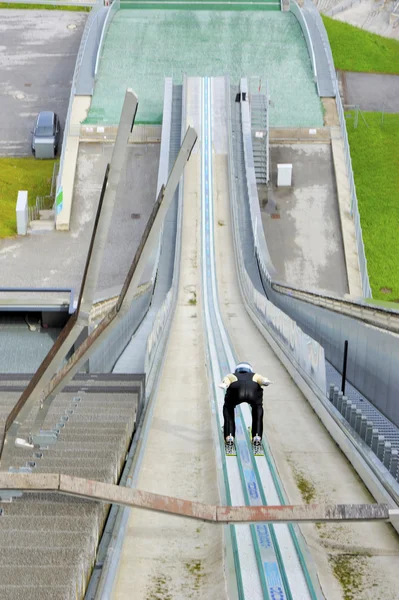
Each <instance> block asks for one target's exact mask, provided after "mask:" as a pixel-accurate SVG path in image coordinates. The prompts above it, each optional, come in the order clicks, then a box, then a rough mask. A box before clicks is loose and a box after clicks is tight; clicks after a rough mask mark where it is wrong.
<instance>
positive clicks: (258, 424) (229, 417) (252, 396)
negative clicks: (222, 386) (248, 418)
mask: <svg viewBox="0 0 399 600" xmlns="http://www.w3.org/2000/svg"><path fill="white" fill-rule="evenodd" d="M227 378H229V379H236V380H235V381H232V382H231V383H230V384H229V386H228V388H227V390H226V395H225V397H224V406H223V417H224V427H223V430H224V438H225V439H226V437H227V436H228V435H230V434H231V435H232V436H233V437H235V433H236V425H235V420H234V409H235V407H236V406H237V405H238V404H241V403H242V402H248V404H249V405H250V407H251V408H252V435H253V436H255V435H259V436H260V437H262V434H263V389H262V386H261V385H260V384H259V383H257V381H255V379H256V378H260V379H264V378H262V377H261V376H259V375H256V374H255V373H237V372H236V373H234V375H233V376H230V375H227ZM225 379H226V378H225ZM224 381H225V380H224Z"/></svg>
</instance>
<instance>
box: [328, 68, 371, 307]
mask: <svg viewBox="0 0 399 600" xmlns="http://www.w3.org/2000/svg"><path fill="white" fill-rule="evenodd" d="M335 90H336V96H335V100H336V104H337V109H338V116H339V123H340V127H341V135H342V140H343V143H344V152H345V163H346V172H347V176H348V181H349V189H350V195H351V206H350V211H351V216H352V217H353V221H354V224H355V233H356V244H357V253H358V258H359V268H360V276H361V279H362V290H363V296H364V297H365V298H372V297H373V294H372V292H371V287H370V281H369V276H368V272H367V258H366V252H365V249H364V243H363V233H362V226H361V224H360V213H359V206H358V202H357V195H356V186H355V179H354V176H353V169H352V159H351V154H350V146H349V140H348V133H347V131H346V120H345V113H344V108H343V106H342V101H341V96H340V94H339V89H338V81H337V79H335Z"/></svg>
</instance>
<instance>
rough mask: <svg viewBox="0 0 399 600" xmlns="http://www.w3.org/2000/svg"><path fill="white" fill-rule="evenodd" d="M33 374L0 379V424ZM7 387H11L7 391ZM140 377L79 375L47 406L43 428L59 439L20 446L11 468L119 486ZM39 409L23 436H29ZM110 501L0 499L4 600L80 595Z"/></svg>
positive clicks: (59, 599)
mask: <svg viewBox="0 0 399 600" xmlns="http://www.w3.org/2000/svg"><path fill="white" fill-rule="evenodd" d="M28 380H29V376H26V375H14V376H10V375H2V376H0V390H1V392H0V422H1V423H4V421H5V418H6V415H7V414H8V412H9V410H10V408H11V407H12V406H13V404H14V403H15V402H16V400H17V399H18V398H19V396H20V391H19V390H18V391H16V390H17V389H18V388H20V389H21V390H23V389H24V387H25V386H26V384H27V382H28ZM7 388H9V389H12V390H13V391H12V392H7V391H6V390H7ZM143 391H144V390H143V377H142V376H134V375H131V376H126V375H121V376H114V375H108V374H107V375H96V376H94V377H93V376H91V375H80V376H78V377H77V378H76V379H74V380H73V381H72V382H71V384H70V385H69V386H68V387H66V388H65V390H64V391H63V392H62V393H60V394H59V395H58V396H57V397H56V398H55V400H54V401H53V403H52V405H51V406H50V408H49V410H48V413H47V415H46V418H45V420H44V423H43V427H42V429H43V430H52V431H56V432H57V440H56V442H55V443H54V444H48V445H43V446H41V447H35V448H34V449H30V448H15V450H14V453H13V461H12V463H13V468H15V469H21V468H22V469H24V470H29V471H31V472H41V473H57V472H61V473H65V474H68V475H74V476H78V477H85V478H89V479H94V480H99V481H105V482H108V483H116V482H117V481H118V479H119V476H120V473H121V469H122V467H123V464H124V461H125V458H126V453H127V450H128V448H129V445H130V441H131V438H132V434H133V431H134V427H135V422H136V412H137V406H138V400H139V397H140V395H141V394H142V393H143ZM36 413H37V409H32V411H31V414H30V415H29V418H28V422H27V423H25V424H24V426H23V427H21V429H20V431H19V436H21V437H27V436H28V434H29V432H30V431H31V429H32V423H33V421H34V419H35V416H36ZM108 510H109V505H105V504H102V503H99V502H89V501H85V500H80V499H75V498H68V497H66V496H64V497H63V496H61V495H58V494H51V493H49V494H44V495H40V494H34V493H32V494H25V495H24V496H22V497H18V498H14V499H13V500H12V502H11V503H8V502H0V598H1V599H2V600H19V599H22V598H24V599H26V598H29V599H30V600H47V599H48V600H50V599H51V600H55V599H57V600H72V599H73V600H76V598H82V597H83V596H84V593H85V589H86V586H87V583H88V579H89V577H90V574H91V570H92V568H93V564H94V559H95V554H96V548H97V545H98V542H99V540H100V537H101V533H102V529H103V527H104V523H105V519H106V516H107V514H108Z"/></svg>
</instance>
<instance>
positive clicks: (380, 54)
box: [323, 16, 399, 74]
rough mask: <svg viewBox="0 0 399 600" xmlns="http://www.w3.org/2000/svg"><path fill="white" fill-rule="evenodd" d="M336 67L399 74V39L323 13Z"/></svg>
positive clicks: (346, 69) (347, 69)
mask: <svg viewBox="0 0 399 600" xmlns="http://www.w3.org/2000/svg"><path fill="white" fill-rule="evenodd" d="M323 22H324V26H325V28H326V30H327V33H328V39H329V40H330V45H331V50H332V54H333V57H334V65H335V68H336V69H341V70H343V71H358V72H365V73H391V74H399V41H397V40H392V39H390V38H385V37H382V36H380V35H377V34H375V33H369V32H368V31H364V30H363V29H360V28H359V27H354V26H353V25H348V24H347V23H341V22H340V21H335V20H334V19H331V18H330V17H325V16H323Z"/></svg>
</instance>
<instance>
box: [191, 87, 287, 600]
mask: <svg viewBox="0 0 399 600" xmlns="http://www.w3.org/2000/svg"><path fill="white" fill-rule="evenodd" d="M210 102H211V98H210V80H209V78H204V80H203V127H202V131H203V153H202V157H203V158H202V169H203V179H202V181H203V188H204V194H203V196H202V198H203V202H204V203H205V206H204V217H205V223H204V228H205V235H204V243H205V248H204V256H205V274H206V279H207V281H206V285H204V289H205V290H206V296H207V297H206V298H204V302H207V305H208V309H209V314H210V320H211V322H212V330H213V337H214V340H215V346H216V348H217V358H218V362H219V367H220V370H221V372H222V373H228V372H229V371H230V368H231V367H230V365H229V361H228V358H227V354H226V351H225V348H224V343H223V339H222V334H221V331H220V329H219V325H218V318H217V315H216V306H215V301H214V299H215V298H217V290H216V289H215V281H214V277H213V272H214V257H213V250H214V238H213V218H214V217H213V195H212V184H213V175H212V156H211V152H212V139H211V138H212V135H211V115H210V110H209V107H210ZM216 410H217V409H216ZM237 416H238V415H237ZM244 429H245V428H244V426H243V420H242V419H241V418H240V417H238V418H237V419H236V448H237V457H230V458H229V459H228V460H236V461H237V462H238V466H239V472H240V476H241V484H242V487H243V491H244V497H245V500H246V504H247V505H250V506H260V505H262V504H263V497H264V495H263V493H262V492H261V490H260V487H259V486H260V485H261V484H260V478H259V475H258V473H257V470H256V468H255V465H254V457H253V454H252V448H251V446H250V443H249V439H248V438H247V435H246V431H245V430H244ZM218 430H219V432H220V427H218ZM220 443H221V446H222V447H223V453H224V440H223V436H222V434H221V433H220ZM224 459H225V457H224ZM226 475H227V473H226ZM228 485H229V483H228V482H226V486H228ZM251 535H252V540H253V545H254V550H255V555H256V560H257V564H258V569H259V577H260V582H261V586H262V594H263V597H264V598H266V599H269V600H280V599H281V600H291V599H292V596H291V593H290V590H289V587H288V584H287V578H286V576H285V573H284V575H282V573H281V569H282V570H284V566H283V564H282V561H281V555H280V552H279V550H278V548H276V539H275V536H274V535H273V533H271V532H270V530H269V527H268V526H266V525H257V526H255V525H251ZM283 582H285V585H284V583H283Z"/></svg>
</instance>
